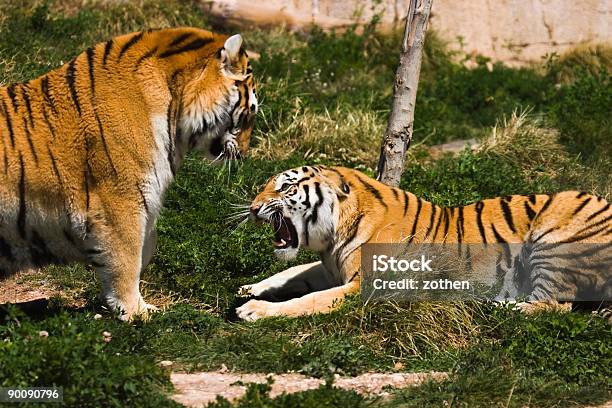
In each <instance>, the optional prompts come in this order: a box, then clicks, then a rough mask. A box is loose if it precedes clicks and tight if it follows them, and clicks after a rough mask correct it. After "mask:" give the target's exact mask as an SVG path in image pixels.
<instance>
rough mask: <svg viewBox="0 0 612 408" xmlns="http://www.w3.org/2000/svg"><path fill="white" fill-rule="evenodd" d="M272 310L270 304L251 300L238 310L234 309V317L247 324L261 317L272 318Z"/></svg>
mask: <svg viewBox="0 0 612 408" xmlns="http://www.w3.org/2000/svg"><path fill="white" fill-rule="evenodd" d="M272 309H273V307H272V303H271V302H266V301H265V300H256V299H252V300H249V301H248V302H246V303H245V304H244V305H242V306H240V307H239V308H236V315H237V316H238V317H239V318H241V319H242V320H246V321H247V322H254V321H255V320H258V319H261V318H262V317H268V316H272V315H273V310H272Z"/></svg>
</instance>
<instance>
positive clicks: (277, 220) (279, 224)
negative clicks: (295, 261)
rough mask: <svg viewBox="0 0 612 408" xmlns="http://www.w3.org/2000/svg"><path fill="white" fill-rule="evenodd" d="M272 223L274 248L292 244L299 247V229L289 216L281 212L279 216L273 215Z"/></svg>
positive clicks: (286, 246)
mask: <svg viewBox="0 0 612 408" xmlns="http://www.w3.org/2000/svg"><path fill="white" fill-rule="evenodd" d="M270 223H271V224H272V227H274V242H273V244H274V248H276V249H285V248H289V247H290V246H292V247H293V248H297V246H298V236H297V230H296V229H295V227H294V226H293V223H292V222H291V220H290V219H289V218H286V217H283V216H282V215H280V214H279V215H278V216H275V217H272V219H271V220H270Z"/></svg>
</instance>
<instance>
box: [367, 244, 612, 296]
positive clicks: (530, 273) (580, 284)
mask: <svg viewBox="0 0 612 408" xmlns="http://www.w3.org/2000/svg"><path fill="white" fill-rule="evenodd" d="M361 273H362V280H361V282H362V283H361V293H362V298H363V299H364V301H372V300H403V301H410V302H413V301H420V300H428V301H430V300H435V301H438V300H470V299H480V300H484V299H489V300H495V301H516V300H558V301H572V302H575V301H589V302H592V301H596V302H607V301H612V243H603V244H538V245H536V244H533V243H528V244H457V243H454V244H412V243H411V244H366V245H363V246H362V247H361Z"/></svg>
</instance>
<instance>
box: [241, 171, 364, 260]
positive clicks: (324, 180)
mask: <svg viewBox="0 0 612 408" xmlns="http://www.w3.org/2000/svg"><path fill="white" fill-rule="evenodd" d="M341 170H342V169H336V168H330V167H325V166H303V167H297V168H294V169H291V170H287V171H284V172H282V173H280V174H277V175H275V176H273V177H272V178H270V180H268V182H267V183H266V185H265V187H264V189H263V191H262V192H261V193H259V194H258V195H257V197H255V199H254V200H253V202H252V203H251V206H250V218H251V219H252V220H255V221H261V222H267V223H270V224H271V225H272V227H273V228H274V252H275V254H276V256H277V257H278V258H281V259H285V260H288V259H292V258H294V257H295V256H296V255H297V253H298V250H299V248H300V247H304V248H308V249H311V250H313V251H317V252H322V251H325V250H328V249H329V248H330V247H331V246H332V245H333V244H334V243H335V240H336V231H337V229H338V224H339V218H340V213H341V211H342V209H346V207H347V206H352V205H353V203H351V200H350V199H349V195H350V187H349V184H348V183H347V182H346V180H345V178H344V176H343V174H342V173H341Z"/></svg>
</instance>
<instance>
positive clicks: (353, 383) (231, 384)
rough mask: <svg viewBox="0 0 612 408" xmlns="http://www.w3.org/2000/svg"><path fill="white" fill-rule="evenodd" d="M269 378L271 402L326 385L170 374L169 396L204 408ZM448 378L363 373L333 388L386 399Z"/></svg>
mask: <svg viewBox="0 0 612 408" xmlns="http://www.w3.org/2000/svg"><path fill="white" fill-rule="evenodd" d="M268 377H271V378H272V379H273V380H274V382H273V383H272V390H271V391H270V396H271V397H272V398H274V397H276V396H278V395H280V394H282V393H288V394H291V393H295V392H300V391H306V390H312V389H316V388H319V387H320V386H321V385H323V384H325V381H324V380H322V379H319V378H313V377H307V376H305V375H302V374H296V373H287V374H265V373H254V374H241V373H228V372H223V371H212V372H200V373H191V374H186V373H172V375H171V380H172V384H174V388H175V390H176V391H177V392H176V394H174V395H173V396H172V399H174V400H175V401H176V402H178V403H180V404H183V405H185V406H188V407H203V406H206V404H208V403H210V402H212V401H214V400H215V399H216V398H217V396H221V397H223V398H226V399H228V400H229V401H233V400H236V399H238V398H240V397H242V396H243V395H244V394H245V392H246V389H247V386H246V385H247V384H248V383H265V382H266V381H267V378H268ZM446 378H448V374H447V373H444V372H423V373H365V374H361V375H359V376H357V377H340V376H338V377H336V379H335V381H334V386H335V387H338V388H343V389H347V390H354V391H356V392H358V393H359V394H362V395H378V396H386V395H389V393H388V391H387V388H388V387H392V388H405V387H411V386H418V385H421V384H422V383H423V382H425V381H429V380H434V381H441V380H444V379H446Z"/></svg>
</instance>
